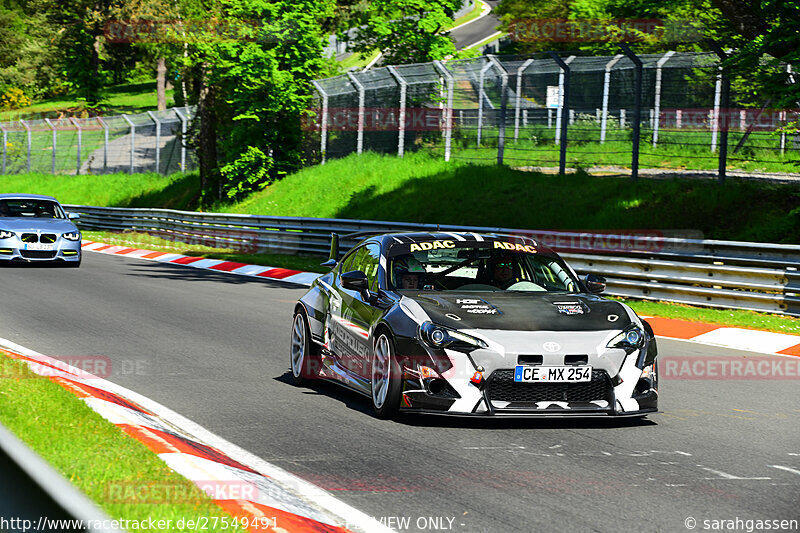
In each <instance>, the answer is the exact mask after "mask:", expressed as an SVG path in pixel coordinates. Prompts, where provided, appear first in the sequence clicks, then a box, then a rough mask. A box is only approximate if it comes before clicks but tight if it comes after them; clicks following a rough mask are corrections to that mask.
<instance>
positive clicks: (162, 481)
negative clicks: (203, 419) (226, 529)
mask: <svg viewBox="0 0 800 533" xmlns="http://www.w3.org/2000/svg"><path fill="white" fill-rule="evenodd" d="M0 422H2V424H3V425H4V426H6V427H7V428H8V429H9V430H11V432H12V433H14V434H16V435H17V437H19V438H20V439H21V440H23V441H24V442H25V443H26V444H27V445H28V446H29V447H30V448H31V449H33V450H34V451H35V452H36V453H38V454H39V455H40V456H41V457H42V458H44V459H45V460H46V461H47V462H48V463H50V464H51V465H52V466H53V467H54V468H55V469H56V470H58V471H59V472H61V473H62V474H63V475H64V476H65V477H66V478H67V479H68V480H70V482H72V483H73V484H74V485H75V486H76V487H77V488H78V489H79V490H81V491H82V492H84V493H85V494H86V495H87V496H88V497H89V498H91V499H92V500H93V501H94V502H96V503H97V504H98V505H100V507H102V508H103V509H104V510H105V511H106V512H107V513H108V515H109V516H110V517H112V518H115V519H125V520H132V521H147V520H148V519H153V520H154V521H159V520H172V524H173V527H172V528H171V529H170V531H193V529H181V528H177V527H175V524H177V521H178V520H180V519H184V520H189V519H193V520H194V521H195V522H196V521H197V520H198V519H201V520H202V519H205V518H210V520H212V522H211V523H213V518H214V517H219V518H226V519H227V520H229V521H230V520H232V519H231V517H230V515H227V514H226V513H225V512H224V511H223V510H222V509H220V508H219V507H218V506H217V505H215V504H214V503H213V502H212V501H211V499H210V498H208V496H206V495H205V494H204V493H203V492H201V491H200V489H198V488H197V487H196V486H195V485H194V484H193V483H191V482H190V481H188V480H187V479H185V478H184V477H182V476H180V475H179V474H177V473H175V472H174V471H172V470H171V469H170V468H169V467H168V466H167V464H166V463H164V462H163V461H161V459H159V458H158V456H156V455H155V454H154V453H153V452H151V451H150V450H149V449H148V448H147V447H145V446H144V445H143V444H141V443H140V442H138V441H136V440H134V439H132V438H130V437H129V436H128V435H127V434H125V433H124V432H123V431H122V430H120V429H119V428H117V427H116V426H114V425H113V424H111V423H110V422H107V421H106V420H105V419H103V418H102V417H101V416H100V415H98V414H97V413H95V412H94V411H92V410H91V409H90V408H89V406H88V405H86V403H85V402H83V401H81V400H79V399H78V398H77V397H76V396H75V395H74V394H72V393H71V392H68V391H67V390H65V389H64V388H62V387H61V386H60V385H57V384H56V383H54V382H52V381H50V380H49V379H47V378H43V377H40V376H37V375H35V374H33V373H32V372H30V370H28V367H27V365H26V364H24V363H22V362H20V361H17V360H14V359H11V358H9V357H8V356H7V355H6V354H5V353H3V352H0ZM170 495H171V496H170ZM233 530H235V531H238V529H235V528H234V529H233Z"/></svg>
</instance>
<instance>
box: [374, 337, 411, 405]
mask: <svg viewBox="0 0 800 533" xmlns="http://www.w3.org/2000/svg"><path fill="white" fill-rule="evenodd" d="M371 374H372V379H371V389H372V408H373V409H374V410H375V414H376V415H377V416H378V418H391V417H392V416H394V415H395V414H396V413H397V411H398V410H399V409H400V395H401V387H402V381H403V380H402V376H401V373H400V365H398V364H397V359H396V357H395V353H394V343H393V342H392V339H391V337H389V335H388V334H387V333H381V334H380V335H379V336H378V338H377V340H375V344H374V345H373V350H372V372H371Z"/></svg>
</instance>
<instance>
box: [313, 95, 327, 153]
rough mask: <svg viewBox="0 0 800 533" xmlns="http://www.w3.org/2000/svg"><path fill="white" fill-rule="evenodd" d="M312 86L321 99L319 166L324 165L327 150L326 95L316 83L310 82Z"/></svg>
mask: <svg viewBox="0 0 800 533" xmlns="http://www.w3.org/2000/svg"><path fill="white" fill-rule="evenodd" d="M311 83H312V84H313V85H314V88H315V89H316V90H317V92H318V93H319V95H320V96H321V97H322V124H321V126H320V128H321V131H320V141H319V152H320V156H321V157H322V161H320V165H324V164H325V152H326V151H327V149H328V93H326V92H325V89H323V88H322V85H320V84H319V83H318V82H317V81H312V82H311Z"/></svg>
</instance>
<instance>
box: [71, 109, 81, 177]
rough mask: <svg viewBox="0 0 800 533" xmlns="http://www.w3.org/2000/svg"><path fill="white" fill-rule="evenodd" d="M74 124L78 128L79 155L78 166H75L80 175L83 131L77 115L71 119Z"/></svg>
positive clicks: (76, 173) (76, 172)
mask: <svg viewBox="0 0 800 533" xmlns="http://www.w3.org/2000/svg"><path fill="white" fill-rule="evenodd" d="M69 120H70V121H71V122H72V124H73V125H74V126H75V129H77V130H78V152H77V153H78V157H77V165H78V166H77V167H76V168H75V175H76V176H77V175H79V174H80V173H81V145H82V144H83V143H82V142H81V141H82V140H83V131H82V130H81V125H80V123H79V122H78V121H77V120H76V119H75V117H70V119H69Z"/></svg>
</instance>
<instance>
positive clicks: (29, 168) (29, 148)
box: [19, 120, 31, 172]
mask: <svg viewBox="0 0 800 533" xmlns="http://www.w3.org/2000/svg"><path fill="white" fill-rule="evenodd" d="M19 122H20V124H22V127H23V128H25V131H27V132H28V166H27V168H28V172H30V171H31V128H30V126H28V123H27V122H25V121H24V120H20V121H19Z"/></svg>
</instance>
